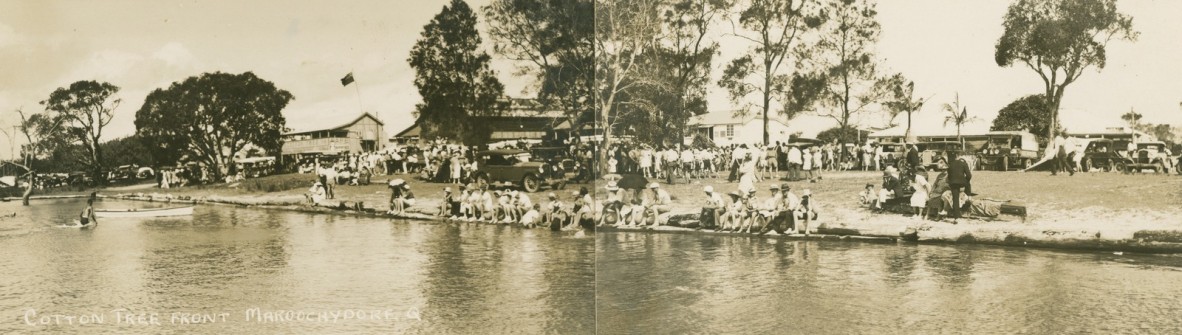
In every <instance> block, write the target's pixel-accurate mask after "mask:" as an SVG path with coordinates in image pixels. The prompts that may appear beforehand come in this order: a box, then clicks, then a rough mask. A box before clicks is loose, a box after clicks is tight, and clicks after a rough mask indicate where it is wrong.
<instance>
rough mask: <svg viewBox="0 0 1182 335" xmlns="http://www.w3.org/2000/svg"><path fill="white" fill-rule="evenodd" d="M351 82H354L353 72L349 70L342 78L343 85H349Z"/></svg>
mask: <svg viewBox="0 0 1182 335" xmlns="http://www.w3.org/2000/svg"><path fill="white" fill-rule="evenodd" d="M351 83H353V72H349V74H346V75H345V77H344V78H341V86H349V84H351Z"/></svg>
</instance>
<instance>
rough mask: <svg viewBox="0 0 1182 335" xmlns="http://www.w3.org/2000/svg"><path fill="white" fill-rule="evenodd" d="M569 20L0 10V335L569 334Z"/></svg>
mask: <svg viewBox="0 0 1182 335" xmlns="http://www.w3.org/2000/svg"><path fill="white" fill-rule="evenodd" d="M593 7H594V5H593V3H591V2H589V1H511V0H495V1H493V0H484V1H463V0H438V1H413V2H410V1H407V2H403V1H339V2H338V1H215V2H204V1H138V0H126V1H96V2H78V1H4V2H2V3H0V60H2V61H3V63H4V64H6V65H5V66H3V67H2V68H3V70H2V71H3V75H2V76H0V78H2V79H0V82H2V84H0V109H3V110H4V111H3V112H2V113H0V128H2V130H3V133H4V135H6V138H5V140H6V142H7V143H5V145H2V146H3V147H4V150H5V151H4V152H3V153H2V154H0V157H3V159H4V164H3V167H0V171H2V172H3V173H0V183H2V184H3V186H2V187H0V192H3V193H4V194H3V199H4V201H5V202H3V203H0V253H3V254H4V255H6V257H4V259H5V260H4V261H0V273H2V274H0V293H2V294H0V313H2V314H3V317H2V318H0V319H2V320H3V321H2V322H0V333H5V334H31V333H46V334H114V333H118V334H161V333H171V334H514V333H515V334H592V333H594V332H595V326H594V323H595V310H594V307H595V295H594V289H595V286H594V261H595V258H594V257H595V255H594V252H595V250H594V248H595V246H594V241H595V239H594V238H595V236H594V234H593V233H592V232H591V231H590V230H588V229H586V228H584V227H583V226H581V225H579V221H578V220H572V219H571V218H574V217H575V214H576V213H583V212H588V211H587V210H584V209H583V208H590V206H589V205H588V204H587V203H585V202H583V201H591V200H589V199H590V196H589V193H587V192H588V191H586V189H587V187H585V186H584V187H580V186H579V185H578V182H579V180H582V182H583V183H584V184H586V183H588V182H590V181H591V180H592V177H591V176H590V175H589V172H584V173H583V175H581V176H580V175H579V174H578V171H589V170H588V169H586V168H585V167H586V166H590V164H591V163H590V158H591V157H590V156H585V155H583V154H582V153H583V152H589V151H587V150H588V149H586V145H587V144H583V143H582V142H580V140H579V136H581V135H579V134H580V132H587V133H588V134H589V133H590V132H591V130H590V128H588V127H586V126H583V123H584V122H583V121H582V120H581V119H580V117H582V116H583V115H585V117H586V118H587V119H590V116H591V115H592V114H591V113H578V112H579V111H582V110H585V109H586V108H587V107H585V106H589V103H590V99H588V98H585V97H587V96H588V95H587V94H586V93H585V92H586V91H587V90H588V89H589V88H590V87H591V83H592V79H593V78H594V77H593V74H592V73H591V72H590V71H591V64H590V62H591V60H592V58H591V57H592V54H591V53H590V51H589V50H590V46H591V39H590V38H591V32H592V28H593V25H592V22H593V21H592V20H593V19H594V18H593V16H592V15H591V13H592V11H593ZM579 178H581V179H579ZM580 188H583V189H584V192H583V193H581V194H580V193H579V190H580ZM552 219H553V220H552ZM551 222H554V223H553V224H552V223H551ZM570 222H573V224H571V223H570ZM587 222H590V221H587ZM587 227H588V228H589V227H590V226H589V225H588V226H587Z"/></svg>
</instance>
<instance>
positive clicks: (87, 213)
mask: <svg viewBox="0 0 1182 335" xmlns="http://www.w3.org/2000/svg"><path fill="white" fill-rule="evenodd" d="M91 222H93V223H94V225H95V226H97V225H98V220H96V219H95V217H94V198H93V197H92V198H90V199H86V208H83V209H82V213H79V214H78V225H80V226H85V225H87V224H89V223H91Z"/></svg>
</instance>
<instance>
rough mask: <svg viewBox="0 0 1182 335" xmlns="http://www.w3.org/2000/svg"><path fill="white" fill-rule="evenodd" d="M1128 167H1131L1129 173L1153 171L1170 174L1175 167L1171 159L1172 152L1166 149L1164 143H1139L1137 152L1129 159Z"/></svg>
mask: <svg viewBox="0 0 1182 335" xmlns="http://www.w3.org/2000/svg"><path fill="white" fill-rule="evenodd" d="M1126 165H1127V166H1128V167H1129V172H1137V171H1140V170H1143V169H1153V172H1155V173H1163V172H1164V173H1167V174H1168V173H1170V169H1171V168H1172V167H1173V165H1174V160H1173V159H1172V158H1171V157H1170V150H1169V149H1167V148H1166V144H1165V143H1164V142H1157V141H1154V142H1141V143H1137V151H1136V152H1134V153H1133V154H1132V157H1129V159H1128V161H1127V162H1126Z"/></svg>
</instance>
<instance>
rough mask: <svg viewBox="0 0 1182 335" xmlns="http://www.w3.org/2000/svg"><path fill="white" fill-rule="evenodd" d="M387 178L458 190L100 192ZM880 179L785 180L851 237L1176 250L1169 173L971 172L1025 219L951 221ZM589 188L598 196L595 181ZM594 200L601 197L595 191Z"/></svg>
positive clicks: (683, 187) (246, 196)
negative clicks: (888, 209) (884, 196)
mask: <svg viewBox="0 0 1182 335" xmlns="http://www.w3.org/2000/svg"><path fill="white" fill-rule="evenodd" d="M269 178H286V179H294V180H297V181H298V182H299V183H301V184H302V183H305V182H306V184H307V185H310V184H311V182H312V180H313V179H312V176H311V175H298V174H296V175H282V176H274V177H269ZM392 178H403V179H407V180H411V185H412V190H413V191H414V193H415V195H416V197H417V198H418V204H416V205H415V206H414V207H413V208H411V209H409V212H411V213H414V215H413V216H417V217H421V218H430V217H431V215H433V214H435V213H436V211H437V209H438V208H439V204H440V202H441V201H442V198H443V189H444V188H445V187H451V188H452V189H453V190H455V189H456V186H457V185H452V184H435V183H426V182H421V181H415V180H414V179H413V178H411V176H408V175H396V176H378V177H375V178H374V179H373V183H372V184H370V185H362V186H348V185H341V186H338V188H337V190H336V193H337V194H336V195H337V196H336V198H335V199H332V200H328V201H326V202H325V203H322V204H321V206H310V204H308V203H307V201H306V199H305V197H304V195H303V194H304V193H306V189H307V187H298V188H293V189H289V190H282V191H274V192H264V191H258V190H254V191H250V190H246V189H245V188H244V187H242V186H241V185H237V186H236V185H233V184H231V185H215V186H202V187H186V188H174V189H167V190H163V189H158V188H153V187H147V188H144V187H138V188H137V187H131V188H123V189H109V190H100V194H102V195H104V196H108V197H121V198H134V199H135V200H145V199H152V200H153V201H171V200H176V201H186V202H208V203H224V204H235V205H246V206H266V207H272V208H289V209H299V210H306V211H318V212H323V211H328V212H331V211H332V210H331V209H328V208H326V207H336V206H337V205H338V204H340V203H341V202H343V203H344V204H345V205H346V207H353V206H354V205H356V204H357V203H361V206H362V207H363V208H365V209H364V210H363V212H368V213H378V212H384V211H385V210H387V209H388V205H387V202H388V200H389V191H388V190H387V188H386V186H385V181H387V180H389V179H392ZM304 179H306V180H304ZM880 182H881V178H880V174H878V173H874V172H831V173H827V174H825V178H824V179H822V180H820V181H819V182H817V183H807V182H789V183H788V184H789V185H791V186H792V187H793V189H794V190H795V191H796V192H797V193H798V194H799V193H800V192H801V191H803V190H804V189H805V188H808V189H810V190H811V191H812V193H813V194H814V199H816V201H818V202H819V204H820V210H821V215H822V217H821V219H820V220H819V221H818V222H817V224H819V225H821V227H822V228H825V229H833V231H843V232H850V234H854V232H856V234H854V235H859V236H868V237H891V238H898V237H899V236H900V235H901V234H902V233H905V232H916V234H917V235H918V238H919V240H920V241H921V242H933V243H981V244H998V245H1018V246H1023V245H1024V246H1041V247H1064V248H1083V249H1099V250H1116V251H1119V250H1124V251H1145V252H1182V177H1178V176H1164V175H1154V174H1139V175H1121V174H1111V173H1083V174H1077V175H1075V176H1070V177H1069V176H1050V175H1049V174H1047V173H1020V172H977V173H975V175H974V179H973V182H974V188H975V189H974V191H976V192H977V193H980V195H979V197H983V198H990V199H996V200H1012V201H1015V202H1019V203H1022V204H1025V205H1026V206H1027V210H1028V215H1027V217H1026V218H1025V220H1018V219H1013V220H996V221H983V220H960V221H959V222H958V224H955V225H954V224H951V223H949V222H944V221H927V220H918V219H914V218H911V217H906V216H903V215H899V214H894V213H882V214H875V213H872V212H871V211H869V210H866V209H863V208H859V207H858V206H857V203H856V201H857V193H858V192H859V191H861V189H862V188H863V187H864V185H865V184H867V183H875V184H878V183H880ZM773 183H777V184H779V183H782V182H781V181H779V180H775V181H771V180H765V181H763V182H760V183H759V185H758V186H759V189H760V192H761V193H760V195H761V196H766V194H767V193H766V192H767V191H766V189H767V188H768V186H770V185H772V184H773ZM706 185H711V186H713V187H714V188H715V189H716V190H718V191H722V192H730V191H732V190H735V189H737V184H736V183H728V182H726V181H725V179H705V180H695V181H693V182H691V183H688V184H687V183H681V184H673V185H664V187H665V188H666V189H667V190H668V191H669V192H670V193H671V194H672V195H673V197H674V202H675V205H674V206H673V207H674V208H673V213H695V212H697V211H698V209H699V207H700V206H701V204H702V202H703V201H704V199H703V196H702V193H701V189H702V187H703V186H706ZM580 186H588V187H590V186H589V185H569V186H567V188H566V189H565V190H561V191H556V192H555V193H556V194H557V195H558V196H559V199H560V200H562V201H564V202H567V203H569V202H570V201H572V200H573V199H574V197H573V196H572V195H571V191H572V190H577V189H578V188H579V187H580ZM596 187H597V188H598V189H600V190H601V189H602V183H600V184H598V185H596ZM551 191H552V190H549V189H546V190H543V191H541V192H538V193H534V194H532V197H533V200H534V202H542V201H544V198H545V196H546V194H547V193H549V192H551ZM596 196H597V198H598V199H603V198H604V195H603V194H602V192H600V193H599V194H596ZM666 230H668V231H670V232H671V231H675V230H677V229H666ZM657 232H665V230H659V231H657ZM773 234H774V233H773Z"/></svg>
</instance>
